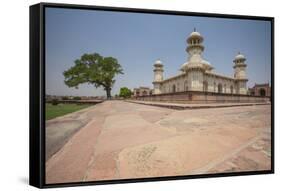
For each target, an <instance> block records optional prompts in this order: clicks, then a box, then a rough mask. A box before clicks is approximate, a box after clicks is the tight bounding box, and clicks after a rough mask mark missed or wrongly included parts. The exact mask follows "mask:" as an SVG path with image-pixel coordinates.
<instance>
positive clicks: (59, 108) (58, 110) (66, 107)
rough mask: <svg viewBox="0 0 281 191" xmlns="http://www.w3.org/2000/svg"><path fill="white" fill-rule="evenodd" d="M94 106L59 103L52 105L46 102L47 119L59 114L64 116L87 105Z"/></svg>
mask: <svg viewBox="0 0 281 191" xmlns="http://www.w3.org/2000/svg"><path fill="white" fill-rule="evenodd" d="M89 106H92V105H90V104H80V105H77V104H74V103H69V104H58V105H52V104H50V103H46V120H49V119H53V118H56V117H59V116H63V115H65V114H68V113H72V112H75V111H78V110H81V109H84V108H86V107H89Z"/></svg>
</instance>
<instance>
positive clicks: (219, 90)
mask: <svg viewBox="0 0 281 191" xmlns="http://www.w3.org/2000/svg"><path fill="white" fill-rule="evenodd" d="M218 92H219V93H222V85H221V84H218Z"/></svg>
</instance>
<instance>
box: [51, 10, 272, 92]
mask: <svg viewBox="0 0 281 191" xmlns="http://www.w3.org/2000/svg"><path fill="white" fill-rule="evenodd" d="M194 27H196V29H197V31H198V32H200V33H201V35H202V36H203V37H204V42H203V43H204V46H205V51H204V53H203V57H204V59H206V60H208V61H209V62H210V63H211V64H212V66H214V67H215V71H216V72H217V73H220V74H225V75H228V76H233V68H232V66H233V62H232V61H233V59H234V57H235V55H236V54H237V53H238V51H240V52H241V53H243V54H244V55H245V56H246V58H247V61H246V64H247V65H248V66H247V75H248V78H249V82H248V86H249V87H252V86H253V85H254V84H255V83H267V82H270V78H271V75H270V74H271V71H270V64H271V39H270V38H271V36H270V34H271V26H270V22H269V21H253V20H241V19H223V18H207V17H191V16H174V15H156V14H140V13H124V12H123V13H121V12H111V11H93V10H78V9H59V8H47V9H46V93H47V94H51V95H88V96H100V95H105V92H104V90H103V89H102V88H98V89H96V88H95V87H94V86H93V85H88V84H85V85H81V86H79V89H75V88H68V87H67V86H66V85H65V84H64V76H63V74H62V73H63V71H65V70H67V69H68V68H70V67H71V66H73V65H74V60H76V59H77V58H80V56H81V55H82V54H84V53H94V52H97V53H99V54H101V55H102V56H105V57H106V56H112V57H115V58H117V59H118V61H119V63H120V64H121V65H122V67H123V69H124V75H119V76H117V77H116V83H115V85H114V87H113V90H112V95H114V94H116V93H118V92H119V89H120V87H123V86H126V87H129V88H134V87H138V86H149V87H152V80H153V64H154V61H155V60H156V59H158V58H159V59H161V60H162V62H163V64H164V78H166V77H170V76H173V75H175V74H178V72H179V69H180V66H181V65H182V64H183V63H184V62H186V60H187V56H188V55H187V53H186V52H185V48H186V46H187V44H186V38H187V37H188V35H189V34H190V33H191V32H192V31H193V29H194Z"/></svg>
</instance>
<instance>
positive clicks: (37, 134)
mask: <svg viewBox="0 0 281 191" xmlns="http://www.w3.org/2000/svg"><path fill="white" fill-rule="evenodd" d="M47 7H54V8H62V9H65V8H67V9H80V10H103V11H116V12H133V13H152V14H164V15H184V16H197V17H215V18H232V19H247V20H263V21H270V22H271V103H272V104H271V170H265V171H247V172H230V173H217V174H206V175H185V176H170V177H153V178H138V179H120V180H101V181H91V182H75V183H73V182H69V183H57V184H46V183H45V128H44V127H45V9H46V8H47ZM29 12H30V37H29V38H30V129H29V136H30V139H29V149H30V153H29V158H30V160H29V184H30V185H32V186H35V187H38V188H52V187H65V186H85V185H99V184H115V183H132V182H147V181H167V180H177V179H191V178H211V177H226V176H242V175H258V174H271V173H274V18H273V17H260V16H248V15H230V14H214V13H195V12H183V11H167V10H153V9H135V8H121V7H103V6H90V5H73V4H54V3H39V4H36V5H32V6H30V10H29Z"/></svg>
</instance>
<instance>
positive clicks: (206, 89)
mask: <svg viewBox="0 0 281 191" xmlns="http://www.w3.org/2000/svg"><path fill="white" fill-rule="evenodd" d="M203 91H204V92H207V91H208V82H206V81H204V82H203Z"/></svg>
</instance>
